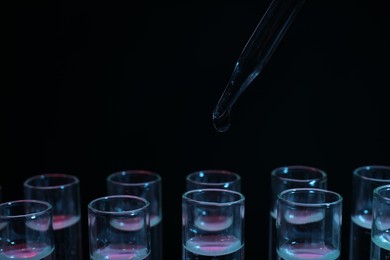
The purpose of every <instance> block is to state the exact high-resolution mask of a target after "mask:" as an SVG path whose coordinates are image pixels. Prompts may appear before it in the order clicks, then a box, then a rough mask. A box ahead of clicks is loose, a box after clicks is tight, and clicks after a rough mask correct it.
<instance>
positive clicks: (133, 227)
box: [110, 217, 144, 231]
mask: <svg viewBox="0 0 390 260" xmlns="http://www.w3.org/2000/svg"><path fill="white" fill-rule="evenodd" d="M110 224H111V226H112V227H114V228H116V229H119V230H122V231H137V230H141V229H142V228H143V227H144V220H143V218H140V217H135V218H123V219H113V220H111V222H110Z"/></svg>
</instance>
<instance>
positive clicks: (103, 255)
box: [91, 245, 149, 260]
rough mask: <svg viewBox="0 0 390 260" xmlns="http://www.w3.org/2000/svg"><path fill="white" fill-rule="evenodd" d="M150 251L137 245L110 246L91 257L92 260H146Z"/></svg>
mask: <svg viewBox="0 0 390 260" xmlns="http://www.w3.org/2000/svg"><path fill="white" fill-rule="evenodd" d="M148 256H149V253H148V249H147V248H146V247H143V246H135V245H110V246H108V247H105V248H102V249H98V250H97V251H95V252H94V253H93V255H92V256H91V259H92V260H106V259H110V260H130V259H131V260H145V259H149V257H148Z"/></svg>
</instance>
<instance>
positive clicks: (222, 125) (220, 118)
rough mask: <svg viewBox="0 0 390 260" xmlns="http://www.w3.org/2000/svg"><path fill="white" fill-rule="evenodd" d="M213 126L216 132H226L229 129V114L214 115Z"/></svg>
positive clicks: (227, 112)
mask: <svg viewBox="0 0 390 260" xmlns="http://www.w3.org/2000/svg"><path fill="white" fill-rule="evenodd" d="M213 124H214V128H215V129H216V130H217V131H218V132H226V131H227V130H228V129H229V128H230V112H229V111H226V112H224V113H222V114H220V115H216V114H215V113H214V114H213Z"/></svg>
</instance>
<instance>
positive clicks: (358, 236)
mask: <svg viewBox="0 0 390 260" xmlns="http://www.w3.org/2000/svg"><path fill="white" fill-rule="evenodd" d="M370 244H371V215H355V216H352V218H351V231H350V239H349V259H350V260H360V259H361V260H367V259H370Z"/></svg>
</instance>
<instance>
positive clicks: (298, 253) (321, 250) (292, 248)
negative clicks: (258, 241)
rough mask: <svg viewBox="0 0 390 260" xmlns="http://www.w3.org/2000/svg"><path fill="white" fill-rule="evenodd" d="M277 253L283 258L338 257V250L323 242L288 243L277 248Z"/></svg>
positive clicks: (334, 259) (329, 258) (324, 258)
mask: <svg viewBox="0 0 390 260" xmlns="http://www.w3.org/2000/svg"><path fill="white" fill-rule="evenodd" d="M278 254H279V256H280V258H281V259H284V260H303V259H318V260H336V259H339V257H340V251H339V250H337V249H334V248H329V247H327V246H326V245H324V244H323V243H318V244H313V243H312V244H305V243H296V244H288V245H284V246H283V247H281V248H279V249H278Z"/></svg>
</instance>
